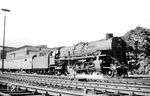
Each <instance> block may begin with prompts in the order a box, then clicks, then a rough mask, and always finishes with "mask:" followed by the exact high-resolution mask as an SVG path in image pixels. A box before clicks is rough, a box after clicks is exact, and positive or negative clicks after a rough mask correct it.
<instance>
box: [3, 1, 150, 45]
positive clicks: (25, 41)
mask: <svg viewBox="0 0 150 96" xmlns="http://www.w3.org/2000/svg"><path fill="white" fill-rule="evenodd" d="M0 8H6V9H10V12H9V13H7V20H6V45H7V46H13V47H20V46H24V45H33V46H36V45H47V46H48V47H58V46H71V45H73V44H76V43H78V42H90V41H95V40H100V39H103V38H105V34H106V33H113V34H114V36H122V35H124V34H125V33H126V32H127V31H129V30H130V29H135V28H136V27H137V26H141V27H146V28H150V1H149V0H0ZM3 20H4V12H3V11H0V45H2V40H3Z"/></svg>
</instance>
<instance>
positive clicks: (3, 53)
mask: <svg viewBox="0 0 150 96" xmlns="http://www.w3.org/2000/svg"><path fill="white" fill-rule="evenodd" d="M1 10H2V11H4V12H5V14H4V33H3V49H2V53H1V54H2V55H1V59H2V74H3V71H4V59H5V26H6V12H10V10H8V9H1Z"/></svg>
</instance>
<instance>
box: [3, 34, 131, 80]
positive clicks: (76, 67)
mask: <svg viewBox="0 0 150 96" xmlns="http://www.w3.org/2000/svg"><path fill="white" fill-rule="evenodd" d="M106 36H107V38H106V39H102V40H97V41H93V42H80V43H78V44H75V45H73V46H68V47H58V48H52V49H50V50H48V51H41V52H38V53H36V54H34V55H29V56H26V57H25V58H17V59H11V60H10V59H5V64H4V69H5V70H6V69H7V70H9V71H10V70H19V69H21V70H24V71H25V72H27V73H39V74H50V75H73V76H76V75H81V74H86V75H91V74H96V76H99V75H100V74H103V75H105V76H107V77H109V78H111V77H113V76H116V75H118V76H122V75H124V74H126V73H127V70H128V64H127V54H126V53H127V45H126V43H125V41H124V40H123V39H122V38H121V37H113V35H112V34H107V35H106ZM0 62H1V61H0ZM1 65H2V64H0V67H1Z"/></svg>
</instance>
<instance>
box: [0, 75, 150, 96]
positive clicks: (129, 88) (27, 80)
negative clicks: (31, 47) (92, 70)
mask: <svg viewBox="0 0 150 96" xmlns="http://www.w3.org/2000/svg"><path fill="white" fill-rule="evenodd" d="M0 80H1V82H2V83H5V84H7V85H8V83H13V85H16V86H19V88H22V87H23V88H27V89H28V90H29V89H30V90H31V89H32V90H33V92H36V91H37V90H38V93H42V94H46V93H48V92H49V93H50V92H51V94H52V93H55V94H54V95H56V94H57V95H58V94H62V93H63V95H64V94H65V95H64V96H66V94H70V95H71V96H74V95H78V96H79V95H81V96H84V95H85V96H87V95H89V96H91V95H93V96H94V95H102V94H103V95H104V94H107V96H109V95H111V96H113V95H117V96H118V95H130V96H133V95H135V96H136V95H137V96H141V95H143V96H150V81H149V79H143V80H135V79H110V80H108V79H99V80H96V81H97V82H81V81H74V80H73V79H72V78H71V77H70V78H69V77H59V76H41V75H33V76H32V75H23V74H20V75H19V74H3V75H1V76H0ZM43 88H44V89H43ZM54 90H55V92H52V91H54ZM65 92H67V93H65ZM68 92H70V93H68ZM74 93H76V94H74Z"/></svg>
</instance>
